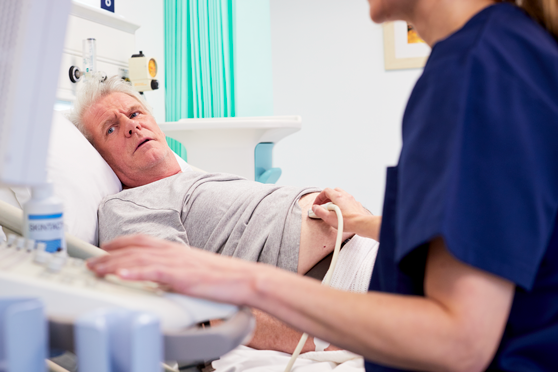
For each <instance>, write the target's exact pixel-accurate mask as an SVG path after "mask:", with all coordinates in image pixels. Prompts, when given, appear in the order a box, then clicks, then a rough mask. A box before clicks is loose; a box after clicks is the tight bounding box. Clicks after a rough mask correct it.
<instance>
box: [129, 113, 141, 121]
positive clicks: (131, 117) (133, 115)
mask: <svg viewBox="0 0 558 372" xmlns="http://www.w3.org/2000/svg"><path fill="white" fill-rule="evenodd" d="M138 115H139V112H133V113H132V115H130V119H133V118H135V117H136V116H138Z"/></svg>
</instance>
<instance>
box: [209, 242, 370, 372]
mask: <svg viewBox="0 0 558 372" xmlns="http://www.w3.org/2000/svg"><path fill="white" fill-rule="evenodd" d="M378 247H379V243H378V242H377V241H375V240H373V239H366V238H362V237H360V236H356V235H355V236H354V237H353V238H352V239H351V240H350V241H349V243H348V244H346V245H345V246H344V247H343V249H342V250H341V252H340V253H339V258H338V260H337V267H336V269H335V272H334V273H333V277H332V278H331V286H332V287H334V288H337V289H340V290H344V291H351V292H358V293H365V292H367V291H368V285H369V283H370V277H371V276H372V270H373V268H374V263H375V261H376V255H377V253H378ZM290 358H291V354H287V353H282V352H279V351H270V350H256V349H252V348H250V347H247V346H239V347H237V348H236V349H234V350H233V351H231V352H229V353H228V354H225V355H223V356H222V357H221V358H220V359H219V360H217V361H214V362H213V363H212V365H213V368H215V371H216V372H241V371H242V372H258V371H262V372H263V371H271V372H275V371H277V372H283V371H284V369H285V367H286V366H287V363H288V362H289V360H290ZM292 371H293V372H318V371H320V372H321V371H336V372H364V360H363V358H362V357H360V356H359V355H356V354H353V353H350V352H348V351H345V350H339V351H318V352H309V353H304V354H301V355H300V356H299V357H298V359H297V360H296V362H295V364H294V366H293V370H292Z"/></svg>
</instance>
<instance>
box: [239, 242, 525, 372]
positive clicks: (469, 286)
mask: <svg viewBox="0 0 558 372" xmlns="http://www.w3.org/2000/svg"><path fill="white" fill-rule="evenodd" d="M438 243H439V242H438V241H436V244H434V246H433V248H431V251H430V254H429V258H428V264H427V274H426V279H425V293H426V296H427V297H417V296H400V295H392V294H384V293H377V292H369V293H367V294H353V293H347V292H340V291H336V290H333V289H331V288H327V287H324V286H321V285H318V284H316V283H314V282H313V281H312V280H309V279H305V278H299V277H296V276H294V275H287V274H284V273H281V272H277V271H275V270H273V271H263V270H262V271H259V273H257V278H256V281H255V284H254V293H253V295H252V296H250V298H249V299H248V302H249V303H250V305H251V306H255V307H259V308H261V309H262V310H264V311H267V312H269V313H271V314H273V315H274V316H276V317H278V318H279V319H282V320H284V321H287V322H289V324H291V325H293V326H294V327H295V328H300V329H304V330H306V331H308V333H310V334H311V335H315V336H317V337H319V338H321V339H324V340H328V341H330V342H333V343H335V344H336V345H337V346H339V347H342V348H344V349H348V350H350V351H353V352H356V353H360V354H362V355H364V356H365V357H366V358H368V359H370V360H374V361H376V362H379V363H381V364H388V365H392V366H396V367H400V368H408V369H415V370H416V369H421V370H422V369H425V370H450V371H451V370H456V371H461V370H481V369H484V368H486V367H487V365H488V363H489V361H490V360H491V359H492V357H493V355H494V353H495V351H496V348H497V345H498V344H499V340H500V338H501V335H502V332H503V329H504V326H505V323H506V319H507V317H508V314H509V309H510V307H511V302H512V300H513V288H514V287H513V284H512V283H509V282H507V281H505V280H504V279H501V278H498V277H495V276H493V275H491V274H488V273H485V272H482V271H480V270H477V269H474V268H472V267H470V266H468V265H465V264H463V263H460V262H458V261H456V260H455V259H454V258H453V257H452V256H451V255H450V254H449V253H448V252H447V251H446V250H445V248H444V246H443V243H440V244H438ZM380 249H381V248H380ZM309 294H311V295H309Z"/></svg>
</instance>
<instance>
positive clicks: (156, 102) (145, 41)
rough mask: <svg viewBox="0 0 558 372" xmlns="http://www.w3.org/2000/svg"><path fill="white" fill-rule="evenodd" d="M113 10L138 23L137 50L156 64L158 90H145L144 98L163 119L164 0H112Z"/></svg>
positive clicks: (90, 1) (93, 1)
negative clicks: (151, 58)
mask: <svg viewBox="0 0 558 372" xmlns="http://www.w3.org/2000/svg"><path fill="white" fill-rule="evenodd" d="M77 1H78V2H81V3H85V4H87V5H91V6H94V7H96V8H100V7H101V5H100V4H101V2H100V1H99V0H77ZM113 1H116V2H115V7H114V12H115V14H118V15H121V16H123V17H124V18H126V19H128V20H130V21H132V22H134V23H137V24H139V25H141V27H140V28H139V29H138V30H137V31H136V46H135V49H136V53H137V52H139V51H140V50H142V51H143V53H144V54H145V55H146V56H147V57H154V58H155V59H156V60H157V64H158V66H159V72H158V74H157V80H159V90H156V91H152V92H145V96H144V97H145V98H146V100H147V101H148V102H149V103H150V104H151V106H153V113H154V116H155V119H156V120H157V121H158V122H164V121H165V71H164V70H165V34H164V32H165V28H164V9H163V0H113Z"/></svg>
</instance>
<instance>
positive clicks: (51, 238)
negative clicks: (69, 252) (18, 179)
mask: <svg viewBox="0 0 558 372" xmlns="http://www.w3.org/2000/svg"><path fill="white" fill-rule="evenodd" d="M63 211H64V208H63V205H62V201H61V200H60V199H58V198H57V197H55V196H54V195H53V187H52V183H44V184H42V185H39V186H33V187H32V189H31V199H30V200H29V201H28V202H27V203H25V204H24V205H23V213H24V216H23V217H24V218H23V236H24V237H25V238H27V239H33V240H35V241H36V242H37V243H45V245H46V249H45V251H46V252H49V253H55V252H64V253H65V252H66V239H65V237H64V235H65V234H64V219H63V215H64V213H63Z"/></svg>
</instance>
